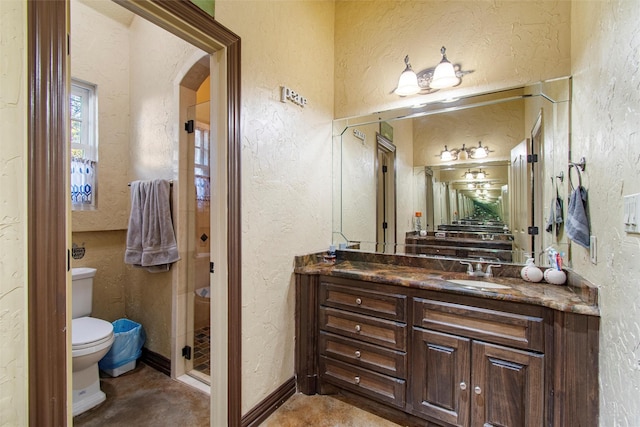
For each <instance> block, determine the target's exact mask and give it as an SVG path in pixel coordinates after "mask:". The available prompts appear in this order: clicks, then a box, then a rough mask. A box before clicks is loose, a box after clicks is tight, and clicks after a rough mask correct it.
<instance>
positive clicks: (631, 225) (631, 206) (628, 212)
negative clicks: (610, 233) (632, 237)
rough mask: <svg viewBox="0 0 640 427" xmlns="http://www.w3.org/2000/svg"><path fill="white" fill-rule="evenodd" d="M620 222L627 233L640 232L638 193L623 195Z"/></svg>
mask: <svg viewBox="0 0 640 427" xmlns="http://www.w3.org/2000/svg"><path fill="white" fill-rule="evenodd" d="M623 201H624V203H623V205H624V212H623V218H622V222H623V224H624V231H626V232H627V233H636V234H639V233H640V224H639V223H640V193H636V194H630V195H628V196H624V199H623Z"/></svg>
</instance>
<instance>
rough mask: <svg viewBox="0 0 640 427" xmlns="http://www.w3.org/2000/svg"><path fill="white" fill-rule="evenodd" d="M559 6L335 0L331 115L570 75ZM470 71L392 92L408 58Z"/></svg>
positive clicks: (565, 17) (416, 64)
mask: <svg viewBox="0 0 640 427" xmlns="http://www.w3.org/2000/svg"><path fill="white" fill-rule="evenodd" d="M570 7H571V3H570V2H567V1H536V2H533V1H526V2H525V1H456V0H451V1H337V2H336V22H335V26H336V32H335V37H336V57H335V64H336V67H335V83H336V84H335V113H336V117H349V116H354V115H359V114H364V113H370V112H372V111H381V110H386V109H388V108H390V107H395V106H399V105H410V104H414V103H417V102H421V101H426V100H432V99H442V98H445V97H448V96H457V95H459V94H464V93H467V92H469V91H474V92H480V91H486V90H488V89H493V88H496V87H505V86H516V85H519V84H522V83H528V82H536V81H540V80H545V79H548V78H552V77H559V76H564V75H568V74H569V72H570V61H569V60H570V43H569V42H570V25H569V24H570ZM442 45H444V46H446V48H447V56H448V58H449V60H451V61H452V62H453V63H460V64H461V65H462V68H463V70H474V72H473V73H472V74H468V75H467V76H465V77H464V81H463V83H462V85H460V86H459V87H458V88H455V89H448V90H442V91H439V92H436V93H434V94H432V95H426V96H422V97H418V96H413V97H408V98H407V99H401V98H399V97H398V96H396V95H395V94H392V91H393V90H394V89H395V87H396V84H397V83H398V77H399V76H400V73H401V72H402V70H403V69H404V62H403V60H404V56H405V55H407V54H408V55H409V58H410V60H411V64H412V66H413V69H414V70H416V71H419V70H422V69H425V68H429V67H434V66H435V65H437V63H438V62H439V61H440V47H441V46H442Z"/></svg>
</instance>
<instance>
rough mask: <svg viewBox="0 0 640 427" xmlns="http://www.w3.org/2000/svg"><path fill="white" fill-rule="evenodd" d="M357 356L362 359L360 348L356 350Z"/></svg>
mask: <svg viewBox="0 0 640 427" xmlns="http://www.w3.org/2000/svg"><path fill="white" fill-rule="evenodd" d="M356 357H357V358H358V359H360V350H356Z"/></svg>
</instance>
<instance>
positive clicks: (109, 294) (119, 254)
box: [71, 230, 130, 322]
mask: <svg viewBox="0 0 640 427" xmlns="http://www.w3.org/2000/svg"><path fill="white" fill-rule="evenodd" d="M126 234H127V231H126V230H113V231H103V232H74V233H73V234H72V241H73V243H75V244H76V245H78V246H79V247H84V248H85V255H84V257H83V258H82V259H77V260H76V259H74V260H72V263H71V266H72V267H74V268H75V267H91V268H95V269H97V271H96V276H95V278H94V280H93V307H92V310H93V311H92V312H91V316H93V317H96V318H98V319H104V320H107V321H109V322H113V321H114V320H116V319H120V318H122V317H126V312H125V299H124V296H125V287H126V286H127V285H128V281H129V280H130V279H129V277H128V276H129V274H128V271H127V270H128V268H127V267H128V266H127V265H125V263H124V261H123V260H124V249H125V245H124V241H125V238H126Z"/></svg>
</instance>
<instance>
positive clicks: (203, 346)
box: [186, 102, 211, 384]
mask: <svg viewBox="0 0 640 427" xmlns="http://www.w3.org/2000/svg"><path fill="white" fill-rule="evenodd" d="M209 112H210V106H209V102H203V103H200V104H197V105H194V106H192V107H189V108H188V111H187V116H188V120H189V122H188V123H189V124H190V125H189V130H188V132H189V138H188V141H189V150H188V152H189V156H188V161H189V165H188V170H189V176H188V183H189V185H188V192H187V199H188V201H187V206H188V213H187V216H188V236H189V239H188V240H189V243H188V245H189V247H188V266H187V281H188V284H187V289H188V295H189V298H188V299H187V301H189V307H188V310H187V312H188V318H187V324H188V325H189V326H190V327H189V326H188V329H189V331H193V333H192V334H189V339H188V341H189V344H190V347H191V349H192V350H191V359H190V360H187V366H186V368H187V369H186V371H187V372H188V373H189V375H191V376H193V377H195V378H197V379H198V380H200V381H203V382H205V383H207V384H209V383H210V372H211V369H210V360H211V355H210V352H211V349H210V339H211V333H210V331H211V328H210V325H211V310H210V301H211V300H210V295H211V291H210V287H209V282H210V274H209V264H210V247H211V245H210V239H211V224H210V194H211V191H210V177H211V171H210V165H209V150H210V144H211V132H210V120H209Z"/></svg>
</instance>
